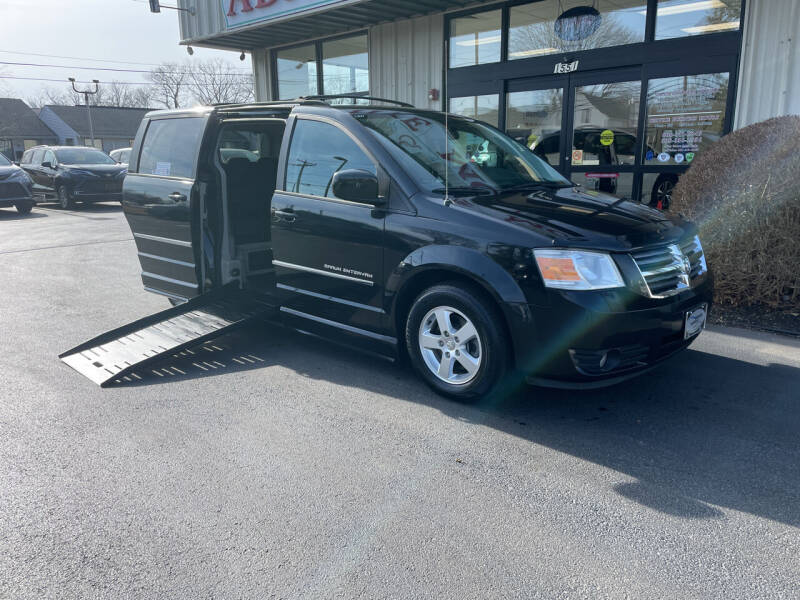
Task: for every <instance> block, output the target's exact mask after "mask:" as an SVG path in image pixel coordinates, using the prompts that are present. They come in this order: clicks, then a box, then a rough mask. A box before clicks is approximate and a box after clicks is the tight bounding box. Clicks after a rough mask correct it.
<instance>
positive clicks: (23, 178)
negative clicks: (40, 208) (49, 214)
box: [0, 154, 35, 215]
mask: <svg viewBox="0 0 800 600" xmlns="http://www.w3.org/2000/svg"><path fill="white" fill-rule="evenodd" d="M34 204H35V202H34V200H33V182H32V181H31V178H30V177H28V175H27V173H25V171H23V170H22V169H20V168H19V167H18V166H17V165H15V164H14V163H12V162H11V161H10V160H8V159H7V158H6V157H5V155H3V154H0V208H7V207H9V206H14V207H16V209H17V211H18V212H19V213H20V214H23V215H24V214H27V213H29V212H31V209H32V208H33V205H34Z"/></svg>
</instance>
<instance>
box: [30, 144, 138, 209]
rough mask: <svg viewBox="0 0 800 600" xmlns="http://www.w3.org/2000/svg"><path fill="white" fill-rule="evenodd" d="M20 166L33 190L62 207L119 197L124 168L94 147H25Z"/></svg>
mask: <svg viewBox="0 0 800 600" xmlns="http://www.w3.org/2000/svg"><path fill="white" fill-rule="evenodd" d="M20 165H21V166H22V168H23V169H25V171H26V172H27V173H28V175H30V177H31V179H33V184H34V191H35V192H38V193H39V194H43V195H44V196H45V197H47V196H55V197H56V199H57V200H58V203H59V204H60V205H61V208H72V207H74V206H75V203H76V202H77V201H80V202H82V203H84V204H89V203H92V202H105V201H110V200H116V201H121V200H122V182H123V180H124V179H125V173H126V172H127V169H126V168H125V167H123V166H121V165H119V164H117V162H116V161H115V160H114V159H113V158H111V157H110V156H109V155H108V154H106V153H105V152H103V151H102V150H98V149H97V148H90V147H84V146H36V147H34V148H31V149H30V150H26V151H25V154H23V155H22V160H21V161H20Z"/></svg>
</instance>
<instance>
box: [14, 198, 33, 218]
mask: <svg viewBox="0 0 800 600" xmlns="http://www.w3.org/2000/svg"><path fill="white" fill-rule="evenodd" d="M14 206H15V207H16V208H17V212H18V213H19V214H21V215H27V214H28V213H29V212H31V210H33V200H29V201H27V202H20V203H19V204H15V205H14Z"/></svg>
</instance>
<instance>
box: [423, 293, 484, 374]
mask: <svg viewBox="0 0 800 600" xmlns="http://www.w3.org/2000/svg"><path fill="white" fill-rule="evenodd" d="M418 339H419V351H420V354H421V355H422V359H423V361H424V362H425V365H426V366H427V367H428V369H429V370H430V371H431V373H433V374H434V375H435V376H436V377H438V378H439V379H440V380H442V381H444V382H446V383H449V384H452V385H464V384H466V383H469V382H470V381H472V380H473V379H474V378H475V376H476V375H477V374H478V371H479V370H480V367H481V363H482V362H483V346H482V344H481V338H480V335H479V334H478V330H477V329H476V328H475V325H473V324H472V321H470V320H469V319H468V318H467V316H466V315H465V314H464V313H462V312H461V311H459V310H457V309H455V308H453V307H450V306H437V307H436V308H434V309H432V310H430V311H428V313H427V314H426V315H425V318H424V319H422V323H421V324H420V326H419V338H418Z"/></svg>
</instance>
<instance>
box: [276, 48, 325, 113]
mask: <svg viewBox="0 0 800 600" xmlns="http://www.w3.org/2000/svg"><path fill="white" fill-rule="evenodd" d="M276 62H277V66H278V98H280V99H282V100H288V99H292V98H299V97H300V96H313V95H315V94H318V93H319V92H318V88H317V51H316V46H315V45H314V44H309V45H307V46H299V47H297V48H289V49H287V50H278V51H277V53H276Z"/></svg>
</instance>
